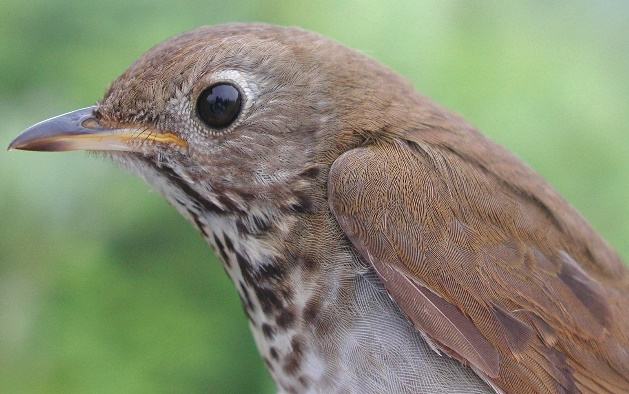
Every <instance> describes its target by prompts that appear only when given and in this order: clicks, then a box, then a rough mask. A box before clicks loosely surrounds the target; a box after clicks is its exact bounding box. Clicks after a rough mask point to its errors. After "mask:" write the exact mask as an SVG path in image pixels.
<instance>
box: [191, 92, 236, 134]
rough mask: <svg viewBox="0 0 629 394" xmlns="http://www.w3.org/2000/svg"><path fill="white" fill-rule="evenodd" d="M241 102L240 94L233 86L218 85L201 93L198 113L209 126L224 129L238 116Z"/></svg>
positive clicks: (198, 101)
mask: <svg viewBox="0 0 629 394" xmlns="http://www.w3.org/2000/svg"><path fill="white" fill-rule="evenodd" d="M241 101H242V100H241V98H240V92H239V91H238V89H236V88H235V87H234V86H233V85H231V84H228V83H218V84H216V85H212V86H210V87H209V88H207V89H205V90H204V91H203V92H201V94H200V95H199V98H198V99H197V113H198V114H199V118H201V120H202V121H203V122H205V124H207V125H208V126H210V127H212V128H215V129H224V128H226V127H228V126H229V125H230V124H231V123H232V122H233V121H234V119H236V117H237V116H238V113H239V112H240V105H241Z"/></svg>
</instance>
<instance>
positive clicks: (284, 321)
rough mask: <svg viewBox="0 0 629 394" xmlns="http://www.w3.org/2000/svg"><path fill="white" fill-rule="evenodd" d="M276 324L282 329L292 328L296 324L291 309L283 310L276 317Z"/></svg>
mask: <svg viewBox="0 0 629 394" xmlns="http://www.w3.org/2000/svg"><path fill="white" fill-rule="evenodd" d="M276 323H277V325H278V327H280V328H283V329H288V328H291V327H293V326H294V325H295V323H296V317H295V312H293V311H292V310H291V309H284V310H283V311H282V312H281V313H280V315H279V316H278V318H277V321H276Z"/></svg>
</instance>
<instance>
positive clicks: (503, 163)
mask: <svg viewBox="0 0 629 394" xmlns="http://www.w3.org/2000/svg"><path fill="white" fill-rule="evenodd" d="M440 138H441V137H440ZM475 138H478V136H476V137H475ZM413 139H414V141H413V140H411V139H410V138H407V139H389V140H387V141H378V142H374V143H372V144H371V145H367V146H364V147H360V148H356V149H353V150H351V151H348V152H346V153H344V154H343V155H342V156H341V157H339V158H338V159H337V160H336V161H335V162H334V164H333V166H332V168H331V170H330V175H329V181H328V197H329V203H330V207H331V210H332V212H333V213H334V215H335V216H336V219H337V220H338V222H339V224H340V226H341V228H342V229H343V231H344V232H345V233H346V235H347V236H348V238H349V240H350V241H351V242H352V244H353V245H354V246H355V247H356V248H357V249H358V250H359V252H360V254H361V256H362V257H363V258H364V259H365V261H367V262H369V263H371V264H372V266H373V268H374V269H375V270H376V272H377V273H378V274H379V276H380V278H381V279H382V281H383V283H384V285H385V287H386V289H387V291H388V292H389V294H390V296H391V297H392V298H393V299H394V300H395V302H396V303H397V305H398V306H399V307H400V308H401V309H402V310H403V311H404V312H405V314H406V315H407V317H408V319H409V320H410V321H411V322H412V323H413V324H414V326H415V328H416V329H417V330H419V331H421V332H423V333H424V334H425V335H427V336H428V337H429V338H430V339H432V341H434V342H435V343H436V344H437V346H438V347H439V348H440V349H441V350H442V351H444V352H446V353H447V354H449V355H450V356H452V357H455V358H457V359H459V360H461V361H462V362H464V363H465V364H468V365H470V366H471V367H472V368H474V370H475V371H476V372H477V373H478V374H479V375H480V376H482V377H483V378H484V379H485V380H487V381H489V382H491V383H492V384H493V385H494V386H496V387H499V388H500V389H501V390H503V391H505V392H518V393H524V392H536V393H539V392H548V393H559V392H578V391H581V392H597V393H601V392H613V393H619V392H629V381H628V379H629V353H628V352H629V340H628V337H627V335H629V299H628V298H629V296H628V294H629V275H628V273H627V269H626V267H625V266H624V264H623V263H622V261H621V260H620V258H619V257H618V256H617V255H616V254H615V253H614V252H613V251H612V250H611V248H610V247H609V246H608V245H607V244H606V243H605V241H603V240H602V239H601V238H600V237H599V236H598V235H597V234H596V233H595V232H594V231H593V230H592V229H591V228H590V227H589V225H587V223H586V222H585V221H584V220H583V219H582V218H581V217H580V216H579V215H578V214H577V213H576V211H574V210H573V209H572V208H571V207H570V206H569V204H568V203H567V202H565V201H564V200H562V199H561V197H559V196H558V195H557V193H556V192H554V191H553V190H552V188H550V187H549V186H548V185H547V184H546V183H545V182H544V181H543V180H542V179H541V178H540V177H539V176H538V175H536V174H535V173H534V172H533V171H532V170H530V169H529V168H528V167H526V166H525V165H524V164H522V163H521V162H520V161H519V160H518V159H517V158H515V157H513V156H511V155H510V154H508V153H507V152H506V151H504V150H503V149H502V148H500V147H498V146H497V145H491V144H492V143H491V142H488V141H487V140H484V141H485V142H483V144H481V145H483V147H482V149H481V148H478V147H476V148H474V147H473V146H471V147H468V148H465V149H467V150H465V149H464V150H463V151H461V152H458V151H454V150H453V149H450V148H449V147H448V146H447V144H444V143H443V138H441V139H440V140H439V139H437V138H435V139H434V141H437V140H439V141H440V142H439V143H436V142H434V141H430V136H429V134H427V136H424V135H422V140H420V139H419V138H417V137H413ZM440 144H441V145H440ZM491 149H498V151H497V152H496V151H493V152H488V151H487V150H491ZM484 150H485V151H486V152H484Z"/></svg>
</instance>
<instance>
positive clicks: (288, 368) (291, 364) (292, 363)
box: [283, 336, 304, 375]
mask: <svg viewBox="0 0 629 394" xmlns="http://www.w3.org/2000/svg"><path fill="white" fill-rule="evenodd" d="M290 345H291V350H290V353H288V354H287V355H286V357H285V358H284V366H283V369H284V372H286V373H287V374H289V375H295V374H296V373H297V372H298V371H299V367H300V366H301V362H302V360H303V353H304V344H303V341H302V340H301V338H299V337H298V336H294V337H293V338H292V339H291V341H290Z"/></svg>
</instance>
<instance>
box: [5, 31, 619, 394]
mask: <svg viewBox="0 0 629 394" xmlns="http://www.w3.org/2000/svg"><path fill="white" fill-rule="evenodd" d="M208 88H213V89H216V91H213V90H208ZM220 88H224V89H226V90H224V91H222V92H225V93H217V92H219V89H220ZM232 88H235V89H232ZM212 92H214V93H212ZM222 95H225V96H222ZM216 97H218V98H219V99H220V100H219V101H220V103H221V105H225V107H226V108H227V110H226V111H227V112H223V111H224V110H223V109H222V108H223V107H221V109H216V108H217V107H214V106H213V107H211V108H210V109H208V108H209V107H206V106H205V105H206V103H205V101H204V100H206V99H207V100H214V99H215V98H216ZM234 97H237V100H236V99H233V100H232V101H229V100H230V99H231V98H234ZM234 100H236V101H234ZM219 101H211V102H212V104H213V105H214V104H216V103H219ZM225 103H226V104H225ZM208 111H209V112H208ZM229 111H231V112H229ZM208 114H209V115H208ZM215 115H216V117H215ZM208 116H209V119H208ZM225 120H226V121H225ZM217 125H218V126H217ZM10 148H17V149H32V150H69V149H86V150H97V151H104V152H105V154H106V155H107V156H108V157H110V158H112V159H113V160H114V161H116V162H117V163H119V164H121V165H123V166H124V167H126V168H128V169H130V170H131V171H132V172H134V173H136V174H138V175H140V176H141V177H142V178H144V179H145V180H146V181H147V182H148V183H149V184H151V185H152V186H153V187H154V188H155V189H156V190H158V191H159V192H161V193H162V194H163V195H164V196H165V197H166V198H167V199H168V201H169V202H170V203H171V204H172V205H173V206H175V207H176V208H177V209H178V210H179V211H180V212H181V213H182V214H183V215H184V216H185V217H187V218H188V219H189V220H190V221H191V222H192V223H193V224H194V225H195V227H197V228H198V229H199V231H200V232H201V234H202V235H203V236H204V237H205V238H206V239H207V240H208V242H209V243H210V244H211V245H212V246H213V247H214V248H215V250H216V251H217V254H218V255H219V257H220V258H221V260H222V261H223V264H224V265H225V268H226V270H227V272H228V274H229V275H230V276H231V278H232V280H233V281H234V283H235V284H236V287H237V290H238V292H239V294H240V296H241V298H242V300H243V305H244V307H245V311H246V313H247V314H248V317H249V319H250V323H251V327H252V331H253V333H254V336H255V338H256V341H257V343H258V347H259V349H260V352H261V355H262V356H263V358H264V360H265V362H266V363H267V366H268V367H269V370H270V372H271V374H272V376H273V378H274V379H275V380H276V382H277V383H278V385H279V387H280V389H281V390H284V391H287V392H301V391H309V390H310V391H312V390H314V391H322V392H333V391H343V390H349V391H354V392H365V391H372V392H382V391H385V390H386V391H390V392H449V393H454V392H462V393H463V392H484V391H498V392H500V391H502V392H507V393H542V392H544V393H568V392H569V393H572V392H583V393H602V392H609V393H621V392H629V337H628V336H629V312H627V311H628V310H629V274H628V270H627V268H626V266H625V265H624V263H623V262H622V261H621V260H620V258H619V257H618V255H617V254H616V253H615V252H614V251H613V250H612V249H611V247H610V246H609V245H608V244H607V243H606V242H605V241H604V240H603V239H602V238H601V237H600V236H599V235H598V234H597V233H596V232H595V231H594V230H593V229H592V228H591V227H590V226H589V225H588V224H587V223H586V221H585V220H584V219H583V218H582V217H581V216H580V215H579V214H578V213H577V212H576V211H575V210H574V209H573V208H572V207H571V206H570V205H569V204H568V203H567V202H566V201H565V200H564V199H562V198H561V197H560V196H559V195H558V194H557V192H555V191H554V189H553V188H552V187H550V186H549V185H548V184H547V183H546V182H545V181H544V180H543V179H542V178H541V177H540V176H539V175H537V174H536V173H535V172H534V171H533V170H531V169H530V168H529V167H528V166H526V165H525V164H524V163H522V162H521V161H520V160H519V159H518V158H516V157H515V156H513V155H512V154H510V153H509V152H507V151H506V150H504V149H503V148H501V147H500V146H498V145H497V144H495V143H493V142H491V141H490V140H488V139H487V138H485V137H484V136H483V135H482V134H480V133H479V132H477V131H476V130H475V129H474V128H473V127H472V126H470V125H469V124H468V123H467V122H465V121H464V120H462V119H461V118H459V117H458V116H456V115H454V114H452V113H451V112H450V111H448V110H446V109H444V108H442V107H440V106H438V105H436V104H434V103H432V102H431V101H430V100H429V99H427V98H426V97H424V96H422V95H420V94H418V93H417V92H415V91H414V90H413V89H412V87H411V86H410V85H409V84H408V83H407V82H406V81H404V80H403V79H402V78H400V77H399V76H398V75H397V74H395V73H394V72H393V71H391V70H389V69H387V68H385V67H383V66H381V65H380V64H378V63H377V62H375V61H373V60H371V59H369V58H367V57H365V56H363V55H362V54H360V53H358V52H356V51H353V50H351V49H348V48H346V47H343V46H341V45H340V44H337V43H335V42H333V41H331V40H328V39H326V38H324V37H322V36H320V35H317V34H314V33H310V32H307V31H304V30H301V29H297V28H281V27H274V26H269V25H263V24H231V25H223V26H216V27H205V28H200V29H197V30H193V31H191V32H188V33H184V34H182V35H180V36H177V37H174V38H172V39H170V40H167V41H165V42H164V43H162V44H160V45H158V46H156V47H155V48H153V49H151V50H150V51H149V52H147V53H146V54H145V55H143V56H142V57H141V58H140V59H138V61H136V62H135V63H134V64H133V65H132V66H131V67H130V68H129V69H128V70H127V71H125V73H124V74H123V75H121V76H120V77H119V78H118V79H117V80H116V81H114V83H113V84H112V85H111V86H110V88H109V89H108V90H107V92H106V94H105V96H104V98H103V99H102V100H101V101H99V102H98V103H97V104H96V106H95V107H93V108H87V109H84V110H80V111H76V112H74V113H71V114H67V115H63V116H62V117H60V118H56V119H54V120H50V121H47V122H44V123H41V124H38V125H36V126H33V127H32V128H30V129H28V130H26V131H25V132H24V133H23V134H21V135H20V136H18V137H17V138H16V139H15V140H14V141H13V142H12V144H11V146H10ZM440 354H445V355H443V356H441V355H440ZM448 356H449V357H448ZM450 357H451V358H450Z"/></svg>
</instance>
